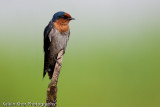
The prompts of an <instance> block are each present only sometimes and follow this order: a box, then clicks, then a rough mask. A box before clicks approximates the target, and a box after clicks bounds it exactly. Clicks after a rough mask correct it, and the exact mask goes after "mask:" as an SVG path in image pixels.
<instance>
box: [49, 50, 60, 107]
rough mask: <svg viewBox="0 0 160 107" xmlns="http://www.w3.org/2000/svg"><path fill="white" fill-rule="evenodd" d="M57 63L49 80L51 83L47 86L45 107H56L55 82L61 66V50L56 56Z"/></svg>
mask: <svg viewBox="0 0 160 107" xmlns="http://www.w3.org/2000/svg"><path fill="white" fill-rule="evenodd" d="M57 59H58V62H59V64H58V63H56V65H55V68H54V73H53V76H52V79H51V83H50V84H49V85H48V88H47V100H46V102H47V107H56V102H57V82H58V77H59V73H60V69H61V66H60V65H61V64H62V59H63V50H61V51H60V52H59V53H58V56H57Z"/></svg>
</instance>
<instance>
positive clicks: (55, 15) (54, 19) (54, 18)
mask: <svg viewBox="0 0 160 107" xmlns="http://www.w3.org/2000/svg"><path fill="white" fill-rule="evenodd" d="M64 14H65V12H63V11H59V12H57V13H55V14H54V15H53V18H52V21H53V22H55V21H56V20H57V19H59V18H61V16H63V15H64Z"/></svg>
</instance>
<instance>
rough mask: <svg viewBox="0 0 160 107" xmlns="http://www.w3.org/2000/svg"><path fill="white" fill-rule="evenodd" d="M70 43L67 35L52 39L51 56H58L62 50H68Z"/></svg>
mask: <svg viewBox="0 0 160 107" xmlns="http://www.w3.org/2000/svg"><path fill="white" fill-rule="evenodd" d="M67 41H68V36H67V35H60V34H59V35H56V36H54V37H53V38H52V41H51V47H50V54H51V55H53V56H54V55H56V54H58V53H59V51H60V50H62V49H64V48H66V46H67Z"/></svg>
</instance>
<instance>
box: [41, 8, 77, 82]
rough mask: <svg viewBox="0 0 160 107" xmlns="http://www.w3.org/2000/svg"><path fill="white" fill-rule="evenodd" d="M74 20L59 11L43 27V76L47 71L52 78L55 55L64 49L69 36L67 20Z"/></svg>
mask: <svg viewBox="0 0 160 107" xmlns="http://www.w3.org/2000/svg"><path fill="white" fill-rule="evenodd" d="M71 20H74V18H72V17H71V15H70V14H68V13H66V12H63V11H60V12H57V13H55V14H54V15H53V18H52V20H51V21H50V22H49V24H48V25H47V26H46V27H45V29H44V71H43V77H44V76H45V75H46V73H47V72H48V75H49V78H50V79H51V78H52V75H53V72H54V68H55V64H56V62H57V63H58V61H57V55H58V53H59V52H60V51H61V50H64V52H65V49H66V46H67V42H68V39H69V36H70V29H69V22H70V21H71Z"/></svg>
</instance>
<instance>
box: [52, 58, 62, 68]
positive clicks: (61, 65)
mask: <svg viewBox="0 0 160 107" xmlns="http://www.w3.org/2000/svg"><path fill="white" fill-rule="evenodd" d="M59 59H61V57H59V58H57V59H56V58H55V59H54V60H55V61H56V63H57V64H58V65H59V66H62V65H61V64H60V63H59V62H58V60H59Z"/></svg>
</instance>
